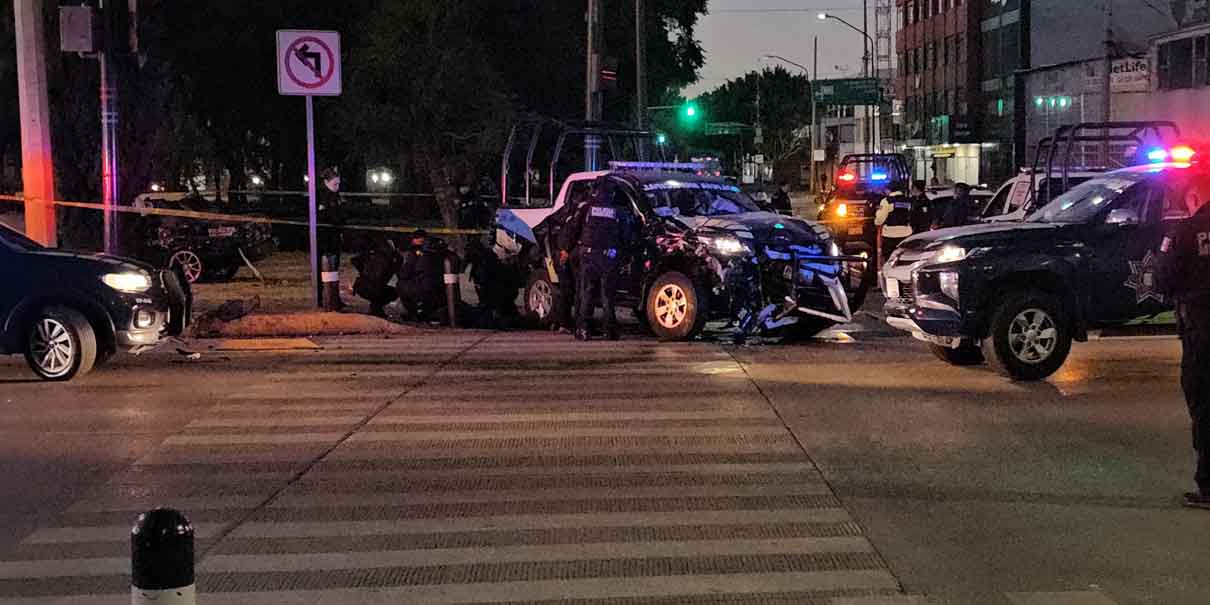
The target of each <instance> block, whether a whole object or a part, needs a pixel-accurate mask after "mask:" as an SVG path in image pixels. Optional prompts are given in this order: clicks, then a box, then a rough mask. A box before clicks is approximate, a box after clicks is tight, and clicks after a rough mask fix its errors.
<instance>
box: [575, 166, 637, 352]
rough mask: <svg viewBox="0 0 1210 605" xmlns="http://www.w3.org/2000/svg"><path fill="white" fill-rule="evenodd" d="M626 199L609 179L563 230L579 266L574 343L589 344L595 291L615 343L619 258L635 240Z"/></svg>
mask: <svg viewBox="0 0 1210 605" xmlns="http://www.w3.org/2000/svg"><path fill="white" fill-rule="evenodd" d="M625 204H626V196H625V195H624V194H623V193H622V192H621V190H620V189H619V188H618V185H617V184H616V183H614V182H612V181H610V180H608V179H606V180H605V181H604V182H602V183H601V185H600V186H599V187H598V188H597V191H596V193H595V194H594V195H593V196H592V199H591V200H590V201H589V202H588V203H587V204H585V205H584V207H583V208H581V209H580V210H579V211H578V212H576V213H575V218H574V220H573V221H572V222H571V224H569V225H568V226H567V228H566V229H564V230H563V231H564V234H565V237H564V238H563V242H564V245H565V246H566V247H568V248H569V247H570V244H571V243H573V242H574V245H575V256H576V258H577V259H578V262H579V275H578V276H577V280H576V284H577V290H576V339H577V340H588V339H589V338H590V335H589V324H590V322H591V320H592V313H593V310H594V309H595V308H596V304H595V299H594V298H593V293H594V291H595V290H596V289H597V288H599V289H600V294H601V306H602V307H603V309H604V311H605V336H606V338H609V339H610V340H617V339H618V338H620V336H621V334H620V332H619V331H618V319H617V316H616V315H615V313H614V298H615V296H616V295H617V290H618V277H619V268H620V262H619V261H620V258H619V257H620V256H621V255H622V254H623V252H624V250H625V248H626V247H627V246H629V245H630V244H631V242H633V240H634V221H633V219H632V217H631V213H630V209H629V208H628V207H627V206H626V205H625Z"/></svg>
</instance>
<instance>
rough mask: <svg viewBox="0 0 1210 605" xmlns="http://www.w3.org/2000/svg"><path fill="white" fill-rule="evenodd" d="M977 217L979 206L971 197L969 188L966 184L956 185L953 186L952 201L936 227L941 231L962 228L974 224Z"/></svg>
mask: <svg viewBox="0 0 1210 605" xmlns="http://www.w3.org/2000/svg"><path fill="white" fill-rule="evenodd" d="M978 216H979V206H978V205H977V203H976V202H975V198H973V197H971V186H970V185H967V184H966V183H958V184H957V185H954V199H953V201H951V202H950V205H949V207H948V208H946V209H945V213H944V214H943V215H942V216H941V220H940V221H938V225H937V226H938V227H940V228H942V229H946V228H949V227H962V226H964V225H969V224H971V223H973V222H975V220H976V218H975V217H978Z"/></svg>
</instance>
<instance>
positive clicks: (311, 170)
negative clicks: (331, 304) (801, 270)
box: [307, 95, 323, 309]
mask: <svg viewBox="0 0 1210 605" xmlns="http://www.w3.org/2000/svg"><path fill="white" fill-rule="evenodd" d="M313 99H314V97H312V96H311V95H307V217H308V219H307V220H308V223H307V224H308V227H307V230H308V235H309V237H310V242H311V295H312V297H313V299H314V301H315V308H316V309H318V308H320V306H321V305H322V302H323V301H322V299H321V298H320V293H319V229H318V228H317V227H316V223H317V222H318V217H317V215H318V203H317V202H316V198H315V178H316V177H315V103H314V101H313Z"/></svg>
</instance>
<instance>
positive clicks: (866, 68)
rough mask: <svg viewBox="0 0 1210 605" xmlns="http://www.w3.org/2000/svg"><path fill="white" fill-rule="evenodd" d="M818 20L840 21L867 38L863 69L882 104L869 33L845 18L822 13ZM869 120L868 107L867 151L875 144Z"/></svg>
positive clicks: (880, 84)
mask: <svg viewBox="0 0 1210 605" xmlns="http://www.w3.org/2000/svg"><path fill="white" fill-rule="evenodd" d="M816 18H817V19H819V20H820V21H828V20H832V21H839V22H840V23H842V24H844V25H845V26H846V27H848V28H849V29H851V30H853V31H855V32H857V33H859V34H861V37H863V38H865V42H864V45H865V56H863V57H862V59H861V61H862V67H863V69H864V71H865V76H866V77H867V78H868V77H873V78H874V87H875V88H877V89H878V102H879V104H881V103H882V83H881V81H880V79H879V77H878V74H877V73H872V72H873V70H872V69H871V68H870V59H871V57H870V53H871V49H873V48H874V46H875V44H874V39H873V38H871V37H870V34H869V32H867V31H865V30H864V29H861V28H860V27H857V26H856V25H853V24H852V23H849V22H848V21H846V20H845V19H844V17H841V16H839V15H833V14H832V13H826V12H821V13H819V14H818V15H816ZM869 119H870V118H869V109H868V106H867V110H866V123H867V124H866V128H867V130H868V136H867V138H866V148H867V149H869V148H870V146H871V145H872V143H873V141H872V139H873V134H874V129H873V128H872V127H871V126H870V123H869Z"/></svg>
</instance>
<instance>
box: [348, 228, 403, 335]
mask: <svg viewBox="0 0 1210 605" xmlns="http://www.w3.org/2000/svg"><path fill="white" fill-rule="evenodd" d="M350 239H352V240H353V241H352V244H351V246H350V247H351V248H352V249H353V250H354V251H355V252H356V253H357V256H354V257H353V259H352V264H353V267H354V268H355V269H357V280H356V281H354V282H353V292H354V293H355V294H357V295H358V296H360V297H362V298H364V299H366V300H367V301H369V303H370V315H373V316H374V317H382V318H385V317H386V316H387V312H386V306H387V305H389V304H391V303H392V302H394V301H395V298H396V297H397V296H398V294H397V293H396V291H395V290H394V289H393V288H391V285H390V284H391V276H393V275H395V274H396V273H397V272H398V271H399V264H400V262H401V259H400V257H399V252H398V251H396V250H395V246H394V244H392V243H391V240H390V238H388V237H386V236H384V235H381V234H376V233H365V232H360V233H355V234H353V235H352V237H351V238H350Z"/></svg>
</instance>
